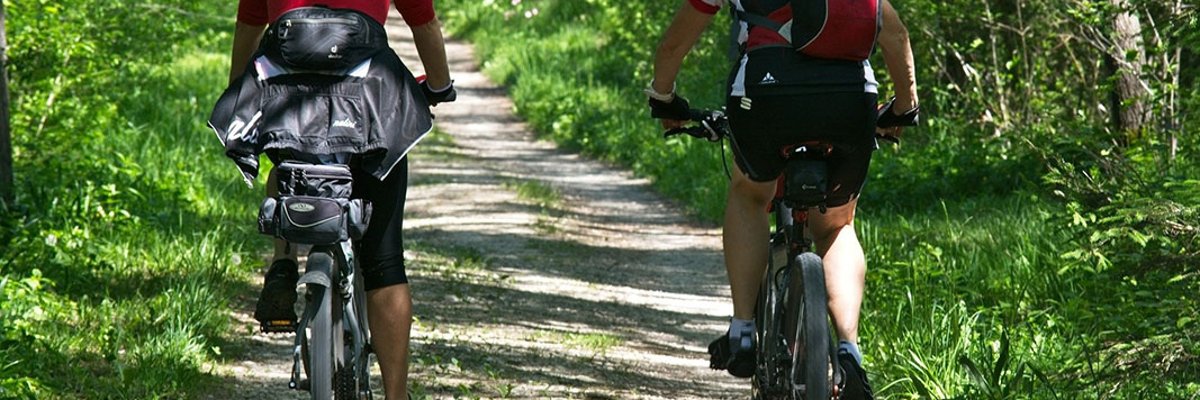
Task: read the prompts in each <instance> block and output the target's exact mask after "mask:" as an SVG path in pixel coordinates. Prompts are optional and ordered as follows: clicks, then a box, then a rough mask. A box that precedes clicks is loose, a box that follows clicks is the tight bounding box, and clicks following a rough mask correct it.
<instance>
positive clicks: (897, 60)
mask: <svg viewBox="0 0 1200 400" xmlns="http://www.w3.org/2000/svg"><path fill="white" fill-rule="evenodd" d="M879 47H880V49H881V50H883V62H884V63H885V64H886V65H887V71H888V76H889V77H891V78H892V83H893V85H894V86H895V88H894V90H895V91H896V103H895V105H894V108H893V109H892V111H893V112H895V113H896V114H897V115H899V114H903V113H904V112H907V111H908V110H911V109H913V108H915V107H916V106H917V104H918V103H917V77H916V76H917V75H916V67H915V65H916V64H915V63H914V62H913V54H912V47H911V45H910V44H909V41H908V28H906V27H905V26H904V23H903V22H901V21H900V15H899V14H897V13H896V9H895V8H892V3H891V2H890V1H888V0H883V30H882V32H880V35H879Z"/></svg>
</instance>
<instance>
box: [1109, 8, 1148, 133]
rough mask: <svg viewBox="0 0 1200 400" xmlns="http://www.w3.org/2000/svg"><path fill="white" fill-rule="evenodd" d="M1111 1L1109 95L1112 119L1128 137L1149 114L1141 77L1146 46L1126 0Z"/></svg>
mask: <svg viewBox="0 0 1200 400" xmlns="http://www.w3.org/2000/svg"><path fill="white" fill-rule="evenodd" d="M1111 1H1112V4H1113V5H1114V6H1116V7H1117V9H1118V10H1119V11H1118V12H1117V14H1116V15H1115V16H1114V17H1113V48H1112V49H1111V50H1110V51H1111V52H1110V54H1109V57H1110V60H1109V61H1111V62H1112V63H1113V67H1114V68H1113V73H1114V74H1116V76H1115V78H1116V79H1115V87H1114V88H1113V96H1112V101H1113V103H1114V104H1113V105H1112V106H1113V107H1112V110H1113V111H1112V112H1113V114H1114V115H1113V123H1114V125H1115V127H1116V128H1117V129H1118V130H1120V131H1121V132H1123V133H1125V135H1126V136H1127V137H1128V138H1129V139H1131V140H1132V139H1135V138H1136V137H1137V136H1138V135H1139V134H1140V133H1141V130H1142V127H1143V126H1144V125H1145V124H1146V123H1147V122H1148V119H1149V115H1150V113H1149V112H1147V110H1148V107H1147V106H1146V100H1147V99H1146V96H1147V95H1148V93H1149V92H1148V90H1147V86H1146V83H1145V82H1144V81H1142V68H1143V66H1144V65H1145V64H1146V49H1145V45H1144V43H1143V41H1142V24H1141V22H1140V21H1139V20H1138V17H1137V15H1136V14H1134V13H1133V12H1132V10H1131V9H1130V6H1129V2H1128V0H1111Z"/></svg>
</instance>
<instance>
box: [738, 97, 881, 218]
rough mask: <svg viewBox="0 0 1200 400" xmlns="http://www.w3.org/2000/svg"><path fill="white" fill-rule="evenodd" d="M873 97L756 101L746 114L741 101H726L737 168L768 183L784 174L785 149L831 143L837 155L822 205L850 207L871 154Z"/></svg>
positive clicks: (860, 188)
mask: <svg viewBox="0 0 1200 400" xmlns="http://www.w3.org/2000/svg"><path fill="white" fill-rule="evenodd" d="M877 97H878V96H877V95H876V94H875V93H863V92H844V93H819V94H796V95H778V96H759V97H755V98H753V99H751V102H750V109H749V110H746V109H744V108H742V103H743V101H742V99H743V98H742V97H733V96H731V97H729V99H728V103H727V104H726V107H725V110H726V113H727V114H728V116H729V125H730V131H731V135H732V138H731V139H732V142H733V152H734V159H735V161H736V162H737V165H738V168H740V169H741V170H742V172H744V173H746V175H747V176H749V177H750V179H752V180H754V181H758V182H768V181H772V180H775V179H776V178H778V177H779V174H780V173H782V172H783V168H784V166H785V163H786V162H785V160H784V159H783V156H782V154H781V151H782V149H783V148H784V147H786V146H788V145H792V144H796V143H800V142H806V141H813V140H821V141H827V142H831V143H833V145H834V147H835V148H837V149H838V150H837V151H835V153H834V156H833V158H830V159H829V161H828V164H829V172H828V179H829V187H830V193H829V197H828V200H827V202H826V204H827V205H828V206H830V207H837V206H840V205H843V204H846V203H848V202H850V200H851V199H855V198H857V197H858V194H859V193H860V192H861V191H862V187H863V183H864V182H865V181H866V178H867V168H868V167H869V166H870V164H871V153H872V152H873V151H874V150H875V118H876V114H875V107H876V106H875V102H876V100H877Z"/></svg>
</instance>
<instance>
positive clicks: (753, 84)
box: [688, 0, 879, 96]
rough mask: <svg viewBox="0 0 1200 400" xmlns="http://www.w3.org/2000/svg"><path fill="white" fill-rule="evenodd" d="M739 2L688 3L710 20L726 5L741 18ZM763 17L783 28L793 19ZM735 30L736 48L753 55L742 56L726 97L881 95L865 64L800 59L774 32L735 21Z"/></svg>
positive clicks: (784, 12) (779, 14)
mask: <svg viewBox="0 0 1200 400" xmlns="http://www.w3.org/2000/svg"><path fill="white" fill-rule="evenodd" d="M742 1H743V0H688V4H691V6H692V7H693V8H695V9H696V10H698V11H700V12H702V13H705V14H710V15H712V14H716V13H717V12H718V11H720V10H721V7H724V6H726V5H728V6H730V7H734V8H735V9H736V10H737V11H741V12H744V11H746V9H745V7H743V5H742ZM767 17H768V18H771V19H774V20H778V21H780V22H785V21H787V20H788V19H789V18H791V10H790V9H780V10H777V11H776V12H774V13H771V14H769V15H767ZM733 29H735V30H736V31H735V32H731V34H732V35H736V37H737V43H738V45H739V46H742V48H746V49H755V50H754V51H749V52H746V53H744V54H742V55H741V59H740V60H739V61H738V66H737V69H736V70H735V71H733V76H732V77H731V78H730V87H729V95H730V96H747V89H748V88H749V89H750V90H749V92H750V94H756V93H761V94H793V93H821V92H846V91H860V90H861V91H863V92H867V93H878V92H879V83H878V82H877V81H876V80H875V72H874V71H873V70H872V69H871V63H870V62H868V61H865V60H864V61H862V62H861V63H858V62H853V61H844V60H823V59H816V58H811V57H806V56H803V55H799V53H797V52H796V51H795V50H794V49H792V48H790V46H791V45H790V44H788V41H787V39H786V38H784V37H783V36H782V35H780V34H779V33H778V32H775V31H773V30H770V29H764V28H758V27H755V28H754V29H750V27H749V26H748V25H747V24H746V22H745V21H738V22H737V26H736V27H734V28H733ZM757 49H761V50H757Z"/></svg>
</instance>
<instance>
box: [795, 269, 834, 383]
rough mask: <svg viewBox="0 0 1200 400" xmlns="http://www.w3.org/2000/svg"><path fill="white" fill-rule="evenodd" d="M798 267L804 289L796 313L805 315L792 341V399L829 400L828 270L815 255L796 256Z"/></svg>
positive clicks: (830, 380)
mask: <svg viewBox="0 0 1200 400" xmlns="http://www.w3.org/2000/svg"><path fill="white" fill-rule="evenodd" d="M796 265H798V266H799V267H800V273H799V274H797V275H800V277H802V279H803V283H804V286H803V288H804V289H803V297H802V301H801V302H800V309H799V310H793V312H797V313H799V314H800V315H801V316H802V317H801V318H800V319H799V320H798V323H797V326H796V333H795V335H796V336H795V339H794V340H793V342H792V343H794V344H795V345H796V346H795V351H794V352H792V374H791V378H792V382H793V386H792V387H793V397H794V398H796V399H805V400H828V399H829V395H830V394H829V391H830V388H831V386H832V385H831V382H832V375H831V374H830V371H832V367H833V365H832V363H831V361H830V360H831V358H830V355H829V309H828V305H827V303H828V299H829V296H828V293H827V291H826V289H825V269H824V267H823V266H822V265H821V258H820V257H819V256H817V255H816V254H813V253H802V254H800V255H799V256H797V257H796ZM795 278H796V277H795V276H794V277H793V279H795ZM793 287H795V286H793Z"/></svg>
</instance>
